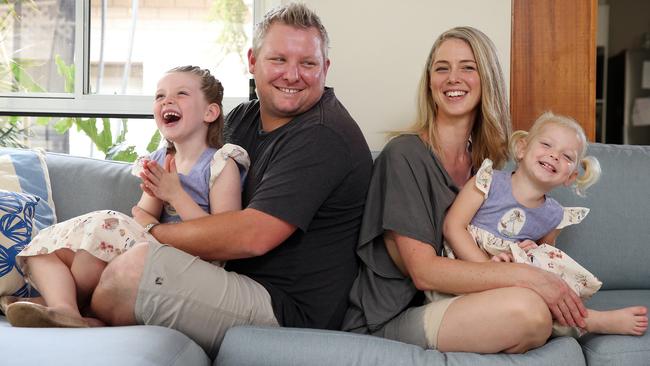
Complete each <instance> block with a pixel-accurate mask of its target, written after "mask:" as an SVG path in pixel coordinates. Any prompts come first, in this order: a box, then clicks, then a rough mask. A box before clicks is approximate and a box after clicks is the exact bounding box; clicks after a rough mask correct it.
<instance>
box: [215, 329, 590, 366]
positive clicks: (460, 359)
mask: <svg viewBox="0 0 650 366" xmlns="http://www.w3.org/2000/svg"><path fill="white" fill-rule="evenodd" d="M215 364H216V365H219V366H230V365H232V366H234V365H249V366H252V365H269V366H272V365H278V366H280V365H283V366H289V365H314V366H318V365H323V366H325V365H386V366H395V365H423V366H424V365H427V366H437V365H468V366H476V365H481V366H484V365H486V366H497V365H498V366H503V365H527V366H534V365H575V366H578V365H585V360H584V357H583V355H582V350H581V349H580V346H579V345H578V342H576V340H575V339H573V338H568V337H561V338H556V339H553V340H551V341H550V342H548V343H547V344H546V345H545V346H544V347H540V348H537V349H534V350H531V351H529V352H527V353H525V354H520V355H507V354H496V355H481V354H476V353H460V352H449V353H441V352H438V351H434V350H424V349H422V348H421V347H418V346H414V345H410V344H406V343H402V342H397V341H393V340H388V339H383V338H379V337H374V336H368V335H360V334H354V333H345V332H339V331H326V330H315V329H298V328H265V327H253V326H241V327H235V328H232V329H230V330H228V332H227V333H226V337H225V339H224V341H223V343H222V344H221V348H220V350H219V354H218V355H217V359H216V361H215Z"/></svg>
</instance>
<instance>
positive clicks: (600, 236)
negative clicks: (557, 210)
mask: <svg viewBox="0 0 650 366" xmlns="http://www.w3.org/2000/svg"><path fill="white" fill-rule="evenodd" d="M588 154H590V155H593V156H595V157H596V158H598V160H599V161H600V164H601V166H602V170H603V174H602V177H601V179H600V181H599V182H597V183H596V184H595V185H593V186H592V187H591V188H589V190H587V196H586V197H584V198H582V197H578V196H576V195H575V194H573V193H572V192H571V191H569V190H568V189H561V190H558V191H557V192H556V193H555V194H553V196H555V197H556V198H558V200H559V201H560V202H561V203H563V204H564V205H565V206H584V207H589V208H590V209H591V211H590V212H589V215H587V217H586V218H585V220H584V221H583V222H582V223H580V224H579V225H575V226H569V227H567V228H565V229H564V230H562V233H561V234H560V236H559V237H558V239H557V245H558V247H559V248H561V249H562V250H564V251H566V252H567V253H568V254H569V255H570V256H571V257H572V258H574V259H575V260H576V261H577V262H578V263H580V264H581V265H582V266H584V267H585V268H587V269H589V270H590V271H591V272H592V273H593V274H594V275H596V277H598V278H599V279H600V280H601V281H603V289H650V265H648V264H649V262H650V220H649V219H650V147H648V146H622V145H605V144H592V145H590V147H589V150H588Z"/></svg>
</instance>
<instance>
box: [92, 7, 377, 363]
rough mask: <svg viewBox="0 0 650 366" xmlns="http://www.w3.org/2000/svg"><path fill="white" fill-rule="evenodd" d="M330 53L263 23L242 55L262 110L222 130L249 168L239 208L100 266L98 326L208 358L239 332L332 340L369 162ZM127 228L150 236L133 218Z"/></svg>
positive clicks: (283, 26) (297, 33)
mask: <svg viewBox="0 0 650 366" xmlns="http://www.w3.org/2000/svg"><path fill="white" fill-rule="evenodd" d="M327 48H328V37H327V32H326V31H325V28H324V27H323V26H322V24H321V22H320V19H319V18H318V16H317V15H315V14H314V13H313V12H311V11H310V10H309V9H307V8H306V7H305V6H304V5H301V4H289V5H286V6H284V7H281V8H279V9H276V10H273V11H271V12H270V13H268V14H267V15H266V16H265V18H264V20H263V21H262V22H261V23H260V24H259V25H258V27H257V29H256V32H255V35H254V40H253V48H252V50H250V51H249V52H248V61H249V71H250V72H251V73H252V74H253V75H254V77H255V82H256V85H257V92H258V96H259V101H252V102H248V103H243V104H241V105H239V106H238V107H236V108H235V109H234V110H233V111H232V112H231V113H230V114H229V115H228V117H227V122H226V138H227V140H228V141H230V142H232V143H235V144H239V145H241V146H242V147H244V148H245V149H246V150H247V151H248V153H249V154H250V157H251V160H252V164H251V168H250V171H249V174H248V177H247V179H246V182H245V186H244V189H243V206H244V207H245V208H244V209H243V210H242V211H236V212H227V213H223V214H218V215H210V216H208V217H204V218H201V219H198V220H192V221H187V222H183V223H178V224H171V225H156V226H154V227H153V228H152V230H151V231H150V232H151V234H152V235H154V236H155V237H156V238H157V239H158V240H159V241H160V242H161V243H166V244H168V245H169V246H162V245H158V244H153V243H148V244H143V245H138V246H136V247H134V248H133V249H131V250H129V251H128V252H126V253H125V254H123V255H121V256H119V257H118V258H116V259H115V260H114V261H113V262H111V263H110V264H109V265H108V267H107V268H106V270H105V271H104V274H103V275H102V279H101V281H100V284H99V285H98V287H97V289H96V291H95V293H94V295H93V299H92V309H93V311H94V312H95V313H96V315H97V316H98V317H99V318H100V319H101V320H103V321H105V322H106V323H108V324H112V325H126V324H152V325H162V326H167V327H172V328H174V329H178V330H180V331H181V332H183V333H185V334H187V335H188V336H190V337H191V338H193V339H194V340H195V341H196V342H198V343H199V344H200V345H201V346H202V347H203V348H204V349H205V350H206V352H208V354H209V355H210V356H211V357H214V356H215V355H216V352H217V350H218V347H219V345H220V343H221V341H222V339H223V336H224V334H225V332H226V330H227V329H228V328H230V327H233V326H236V325H241V324H256V325H271V326H273V325H281V326H292V327H313V328H326V329H338V328H339V327H340V323H341V321H342V318H343V315H344V312H345V309H346V306H347V297H348V291H349V289H350V286H351V284H352V281H353V280H354V277H355V275H356V271H357V263H356V258H355V247H356V241H357V236H358V231H359V225H360V221H361V215H362V211H363V205H364V202H365V196H366V191H367V186H368V182H369V179H370V173H371V169H372V160H371V157H370V152H369V150H368V146H367V144H366V142H365V140H364V138H363V135H362V133H361V131H360V130H359V127H358V126H357V124H356V123H355V122H354V120H353V119H352V117H351V116H350V115H349V114H348V112H347V111H346V110H345V108H344V107H343V106H342V105H341V104H340V103H339V102H338V100H337V99H336V97H335V95H334V92H333V90H332V89H330V88H325V77H326V75H327V70H328V67H329V64H330V61H329V59H328V58H327ZM134 216H135V218H136V219H137V220H138V221H139V222H140V223H141V224H143V225H146V224H150V223H154V220H153V219H152V218H151V217H148V216H147V215H146V214H144V212H143V211H141V210H138V209H137V208H134ZM194 256H198V257H200V258H201V260H198V259H197V258H195V257H194ZM212 260H223V261H227V265H226V269H225V270H224V269H222V268H220V267H217V266H214V265H212V264H211V263H210V262H209V261H212Z"/></svg>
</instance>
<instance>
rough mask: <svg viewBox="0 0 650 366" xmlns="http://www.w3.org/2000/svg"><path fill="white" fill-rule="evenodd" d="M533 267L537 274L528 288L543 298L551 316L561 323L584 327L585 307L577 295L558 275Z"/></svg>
mask: <svg viewBox="0 0 650 366" xmlns="http://www.w3.org/2000/svg"><path fill="white" fill-rule="evenodd" d="M530 268H531V269H533V268H534V267H532V266H530ZM534 269H535V271H536V272H537V274H536V275H535V276H533V278H532V279H533V282H532V283H531V284H530V286H529V288H531V289H532V290H533V291H535V292H537V294H538V295H540V296H541V297H542V299H544V301H545V302H546V305H547V306H548V308H549V310H550V311H551V313H552V314H553V318H554V319H555V320H557V322H558V323H560V324H561V325H565V326H567V325H568V326H571V327H575V326H579V327H581V328H584V327H586V326H587V324H586V323H585V320H584V318H585V317H586V316H587V308H586V307H585V305H584V304H583V303H582V300H581V299H580V298H579V297H578V295H576V293H575V292H573V290H571V288H570V287H569V286H568V285H567V283H566V282H564V280H563V279H561V278H560V276H558V275H556V274H554V273H551V272H548V271H544V270H542V269H538V268H534Z"/></svg>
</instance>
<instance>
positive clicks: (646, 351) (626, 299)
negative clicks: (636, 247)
mask: <svg viewBox="0 0 650 366" xmlns="http://www.w3.org/2000/svg"><path fill="white" fill-rule="evenodd" d="M626 270H627V268H626ZM632 305H644V306H646V307H647V308H650V290H609V291H599V292H598V293H596V295H594V297H592V298H591V299H590V300H589V301H588V302H587V306H588V307H590V308H592V309H596V310H610V309H618V308H622V307H626V306H632ZM579 341H580V344H582V348H583V352H584V355H585V359H586V360H587V364H589V366H605V365H607V366H611V365H621V366H623V365H625V366H642V365H643V366H645V365H648V362H650V333H648V332H646V333H645V334H644V335H642V336H640V337H636V336H622V335H600V334H587V335H585V336H583V337H582V338H580V340H579Z"/></svg>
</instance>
